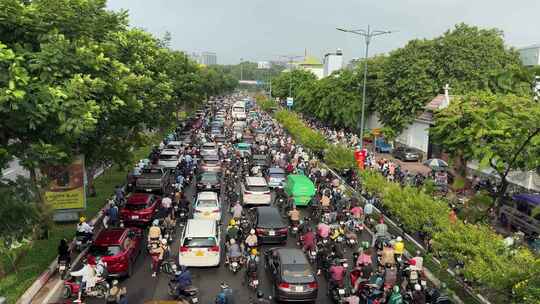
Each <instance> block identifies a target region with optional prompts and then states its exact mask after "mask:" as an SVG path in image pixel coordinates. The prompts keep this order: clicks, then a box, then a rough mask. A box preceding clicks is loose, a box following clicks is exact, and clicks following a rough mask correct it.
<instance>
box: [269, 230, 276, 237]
mask: <svg viewBox="0 0 540 304" xmlns="http://www.w3.org/2000/svg"><path fill="white" fill-rule="evenodd" d="M268 235H270V236H274V235H276V232H275V231H274V230H270V231H268Z"/></svg>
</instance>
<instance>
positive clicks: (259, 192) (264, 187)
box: [242, 176, 272, 206]
mask: <svg viewBox="0 0 540 304" xmlns="http://www.w3.org/2000/svg"><path fill="white" fill-rule="evenodd" d="M242 200H243V203H244V205H256V206H263V205H264V206H267V205H270V202H271V201H272V195H271V193H270V188H269V187H268V184H267V183H266V180H265V179H264V177H259V176H248V177H246V181H245V182H244V183H243V184H242Z"/></svg>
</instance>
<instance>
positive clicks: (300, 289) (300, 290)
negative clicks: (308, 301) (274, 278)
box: [294, 286, 304, 292]
mask: <svg viewBox="0 0 540 304" xmlns="http://www.w3.org/2000/svg"><path fill="white" fill-rule="evenodd" d="M294 290H296V291H297V292H302V291H304V286H296V287H295V288H294Z"/></svg>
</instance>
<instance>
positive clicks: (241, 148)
mask: <svg viewBox="0 0 540 304" xmlns="http://www.w3.org/2000/svg"><path fill="white" fill-rule="evenodd" d="M234 149H235V151H236V152H238V153H240V156H241V157H246V156H249V155H251V144H248V143H244V142H241V143H237V144H235V145H234Z"/></svg>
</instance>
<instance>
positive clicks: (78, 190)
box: [45, 156, 86, 210]
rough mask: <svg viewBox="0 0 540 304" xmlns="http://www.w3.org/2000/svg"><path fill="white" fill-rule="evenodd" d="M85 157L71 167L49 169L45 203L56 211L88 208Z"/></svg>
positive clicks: (79, 158)
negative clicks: (48, 183)
mask: <svg viewBox="0 0 540 304" xmlns="http://www.w3.org/2000/svg"><path fill="white" fill-rule="evenodd" d="M84 174H85V169H84V157H82V156H79V157H77V158H76V159H75V160H74V161H73V162H72V163H71V164H70V165H67V166H52V167H49V168H48V170H47V172H46V175H47V177H48V178H49V180H50V185H49V189H48V190H47V191H45V202H46V203H47V204H49V206H51V208H52V209H54V210H66V209H84V208H86V191H85V180H84Z"/></svg>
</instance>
